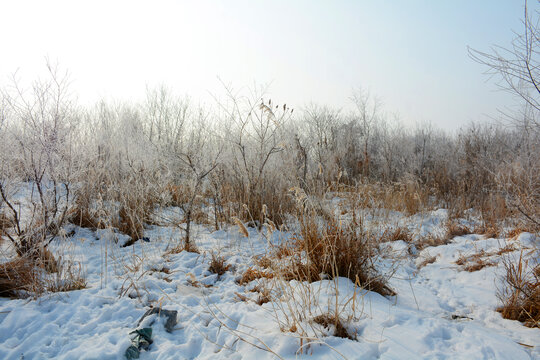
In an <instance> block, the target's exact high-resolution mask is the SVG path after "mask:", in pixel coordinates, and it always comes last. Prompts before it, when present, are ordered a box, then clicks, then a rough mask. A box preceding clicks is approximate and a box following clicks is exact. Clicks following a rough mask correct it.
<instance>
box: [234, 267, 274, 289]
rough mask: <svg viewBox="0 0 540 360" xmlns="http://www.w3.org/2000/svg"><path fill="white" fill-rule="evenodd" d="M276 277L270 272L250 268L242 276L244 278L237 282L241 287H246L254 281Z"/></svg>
mask: <svg viewBox="0 0 540 360" xmlns="http://www.w3.org/2000/svg"><path fill="white" fill-rule="evenodd" d="M273 277H274V274H272V273H271V272H268V271H260V270H257V269H255V268H253V267H249V268H248V269H247V270H246V271H244V273H243V274H242V277H241V278H240V279H239V280H238V281H237V282H238V284H239V285H245V284H248V283H250V282H252V281H253V280H256V279H261V278H266V279H272V278H273Z"/></svg>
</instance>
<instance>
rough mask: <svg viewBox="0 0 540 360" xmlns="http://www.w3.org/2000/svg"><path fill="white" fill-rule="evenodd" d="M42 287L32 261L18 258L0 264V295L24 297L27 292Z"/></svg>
mask: <svg viewBox="0 0 540 360" xmlns="http://www.w3.org/2000/svg"><path fill="white" fill-rule="evenodd" d="M37 288H41V286H40V284H39V282H38V276H37V274H36V270H35V268H34V266H33V264H32V262H31V261H30V260H29V259H27V258H18V259H15V260H12V261H9V262H6V263H3V264H0V296H1V297H12V298H16V297H24V296H25V295H26V292H30V291H35V290H36V289H37Z"/></svg>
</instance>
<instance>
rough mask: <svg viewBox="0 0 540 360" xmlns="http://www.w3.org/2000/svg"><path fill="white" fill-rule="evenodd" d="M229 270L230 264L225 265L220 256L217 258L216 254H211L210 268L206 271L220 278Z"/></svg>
mask: <svg viewBox="0 0 540 360" xmlns="http://www.w3.org/2000/svg"><path fill="white" fill-rule="evenodd" d="M230 268H231V265H230V264H226V263H225V259H224V258H223V257H221V256H218V255H216V254H212V260H211V261H210V266H209V267H208V271H210V272H211V273H213V274H217V275H218V276H221V275H223V274H225V272H227V271H228V270H229V269H230Z"/></svg>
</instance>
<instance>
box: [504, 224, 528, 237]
mask: <svg viewBox="0 0 540 360" xmlns="http://www.w3.org/2000/svg"><path fill="white" fill-rule="evenodd" d="M523 232H530V231H529V229H528V228H527V227H524V226H516V227H515V228H513V229H512V230H510V231H508V232H507V233H506V237H508V238H510V239H513V238H517V237H518V236H519V235H521V233H523Z"/></svg>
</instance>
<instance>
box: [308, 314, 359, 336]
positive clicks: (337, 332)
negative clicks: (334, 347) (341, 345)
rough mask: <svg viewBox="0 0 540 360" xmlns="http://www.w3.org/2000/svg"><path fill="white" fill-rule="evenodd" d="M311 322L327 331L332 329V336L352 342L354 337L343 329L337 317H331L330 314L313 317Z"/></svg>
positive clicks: (341, 322)
mask: <svg viewBox="0 0 540 360" xmlns="http://www.w3.org/2000/svg"><path fill="white" fill-rule="evenodd" d="M313 322H314V323H316V324H319V325H322V326H323V327H325V328H327V329H333V330H334V331H333V334H332V335H333V336H337V337H340V338H344V339H350V340H354V337H352V336H351V335H350V334H349V332H348V331H347V329H345V326H343V321H342V320H341V319H340V318H339V317H337V316H332V315H330V314H322V315H318V316H315V317H314V318H313Z"/></svg>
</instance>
